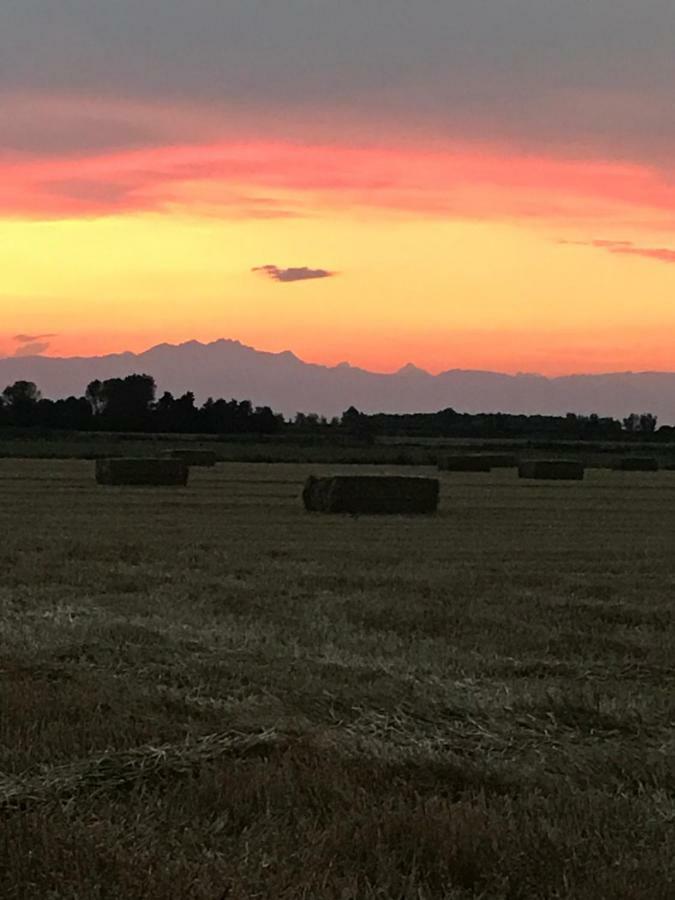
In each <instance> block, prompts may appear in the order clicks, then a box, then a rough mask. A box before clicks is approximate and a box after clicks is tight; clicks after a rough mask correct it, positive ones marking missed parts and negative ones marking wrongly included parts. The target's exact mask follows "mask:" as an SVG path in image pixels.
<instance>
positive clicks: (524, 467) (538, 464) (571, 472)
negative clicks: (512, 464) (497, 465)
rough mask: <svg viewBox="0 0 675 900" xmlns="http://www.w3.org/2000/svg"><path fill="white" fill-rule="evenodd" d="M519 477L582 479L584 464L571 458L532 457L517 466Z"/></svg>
mask: <svg viewBox="0 0 675 900" xmlns="http://www.w3.org/2000/svg"><path fill="white" fill-rule="evenodd" d="M518 477H519V478H539V479H546V480H551V481H582V480H583V477H584V465H583V463H580V462H577V461H576V460H573V459H532V460H528V461H527V462H521V463H520V465H519V466H518Z"/></svg>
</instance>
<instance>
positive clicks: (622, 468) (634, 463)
mask: <svg viewBox="0 0 675 900" xmlns="http://www.w3.org/2000/svg"><path fill="white" fill-rule="evenodd" d="M612 468H613V469H614V470H615V471H616V472H658V471H659V461H658V459H655V458H654V457H652V456H625V457H624V458H623V459H618V460H616V462H615V463H614V465H613V466H612Z"/></svg>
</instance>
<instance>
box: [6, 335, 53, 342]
mask: <svg viewBox="0 0 675 900" xmlns="http://www.w3.org/2000/svg"><path fill="white" fill-rule="evenodd" d="M55 337H56V335H55V334H15V335H14V341H15V342H16V343H17V344H34V343H35V342H36V341H44V340H47V338H55Z"/></svg>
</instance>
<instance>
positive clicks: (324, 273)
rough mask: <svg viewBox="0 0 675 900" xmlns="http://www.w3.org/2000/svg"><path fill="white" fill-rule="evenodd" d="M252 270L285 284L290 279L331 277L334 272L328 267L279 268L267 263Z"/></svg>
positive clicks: (301, 279) (305, 279)
mask: <svg viewBox="0 0 675 900" xmlns="http://www.w3.org/2000/svg"><path fill="white" fill-rule="evenodd" d="M252 271H253V272H257V273H259V274H260V275H264V276H266V277H267V278H270V279H271V280H272V281H278V282H281V283H285V284H287V283H290V282H292V281H312V280H314V279H317V278H332V277H333V276H334V275H335V272H329V271H328V269H310V268H308V267H307V266H299V267H291V268H288V269H280V268H279V266H272V265H267V266H256V267H255V268H254V269H252Z"/></svg>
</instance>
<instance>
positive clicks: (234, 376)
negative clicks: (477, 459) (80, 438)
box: [0, 339, 675, 424]
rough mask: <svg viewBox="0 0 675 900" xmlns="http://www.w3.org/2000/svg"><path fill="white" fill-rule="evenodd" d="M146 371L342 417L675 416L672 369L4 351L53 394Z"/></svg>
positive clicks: (5, 362)
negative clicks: (492, 367)
mask: <svg viewBox="0 0 675 900" xmlns="http://www.w3.org/2000/svg"><path fill="white" fill-rule="evenodd" d="M135 372H136V373H145V374H148V375H152V376H154V378H155V380H156V381H157V385H158V388H159V391H160V392H161V391H171V392H172V393H174V394H177V395H178V394H182V393H184V392H185V391H187V390H191V391H193V392H194V393H195V396H196V398H197V400H198V401H200V402H202V401H203V400H205V399H206V398H207V397H209V396H213V397H225V398H227V399H229V398H232V397H236V398H237V399H240V400H243V399H248V400H251V401H252V402H253V404H254V405H268V406H271V407H272V408H273V409H274V410H275V411H278V412H282V413H284V414H285V415H287V416H290V415H294V414H295V413H296V412H297V411H302V412H317V413H320V414H323V415H327V416H333V415H340V414H341V413H342V412H343V411H344V410H345V409H347V408H348V407H349V406H352V405H353V406H356V407H357V408H358V409H359V410H361V411H363V412H391V413H396V412H435V411H437V410H439V409H444V408H447V407H453V408H454V409H456V410H457V411H459V412H476V413H478V412H506V413H523V414H528V415H529V414H534V413H543V414H549V415H564V414H565V413H567V412H575V413H578V414H586V415H587V414H590V413H593V412H596V413H598V414H599V415H602V416H613V417H616V418H622V417H624V416H626V415H628V414H629V413H631V412H638V413H641V412H651V413H654V414H655V415H657V416H658V417H659V421H660V423H661V424H674V423H675V372H616V373H608V374H603V375H565V376H561V377H555V378H548V377H545V376H543V375H531V374H517V375H506V374H501V373H498V372H483V371H472V370H461V369H450V370H448V371H447V372H441V373H440V374H438V375H432V374H430V373H429V372H425V371H424V370H423V369H419V368H417V367H416V366H414V365H412V364H409V365H407V366H404V367H403V368H402V369H400V370H399V371H398V372H394V373H391V374H383V373H377V372H369V371H367V370H365V369H360V368H358V367H355V366H352V365H350V364H349V363H340V364H339V365H337V366H323V365H317V364H315V363H308V362H304V361H303V360H301V359H299V358H298V357H297V356H295V354H293V353H291V352H290V351H285V352H282V353H268V352H264V351H260V350H256V349H254V348H253V347H247V346H246V345H244V344H241V343H240V342H239V341H234V340H225V339H221V340H218V341H214V342H213V343H209V344H203V343H200V342H198V341H188V342H186V343H183V344H176V345H174V344H159V345H158V346H156V347H152V348H151V349H149V350H146V351H145V352H143V353H129V352H128V353H118V354H111V355H108V356H97V357H66V358H56V357H46V356H22V357H7V358H2V359H0V390H1V389H2V387H4V386H5V385H6V384H11V383H13V382H14V381H18V380H26V381H34V382H35V383H36V384H37V385H38V386H39V387H40V389H41V390H42V393H43V394H44V395H45V396H48V397H52V398H54V399H57V398H60V397H66V396H70V395H73V394H74V395H81V394H83V393H84V390H85V388H86V386H87V384H88V383H89V382H90V381H92V380H94V379H96V378H99V379H105V378H113V377H120V376H125V375H129V374H131V373H135Z"/></svg>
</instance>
